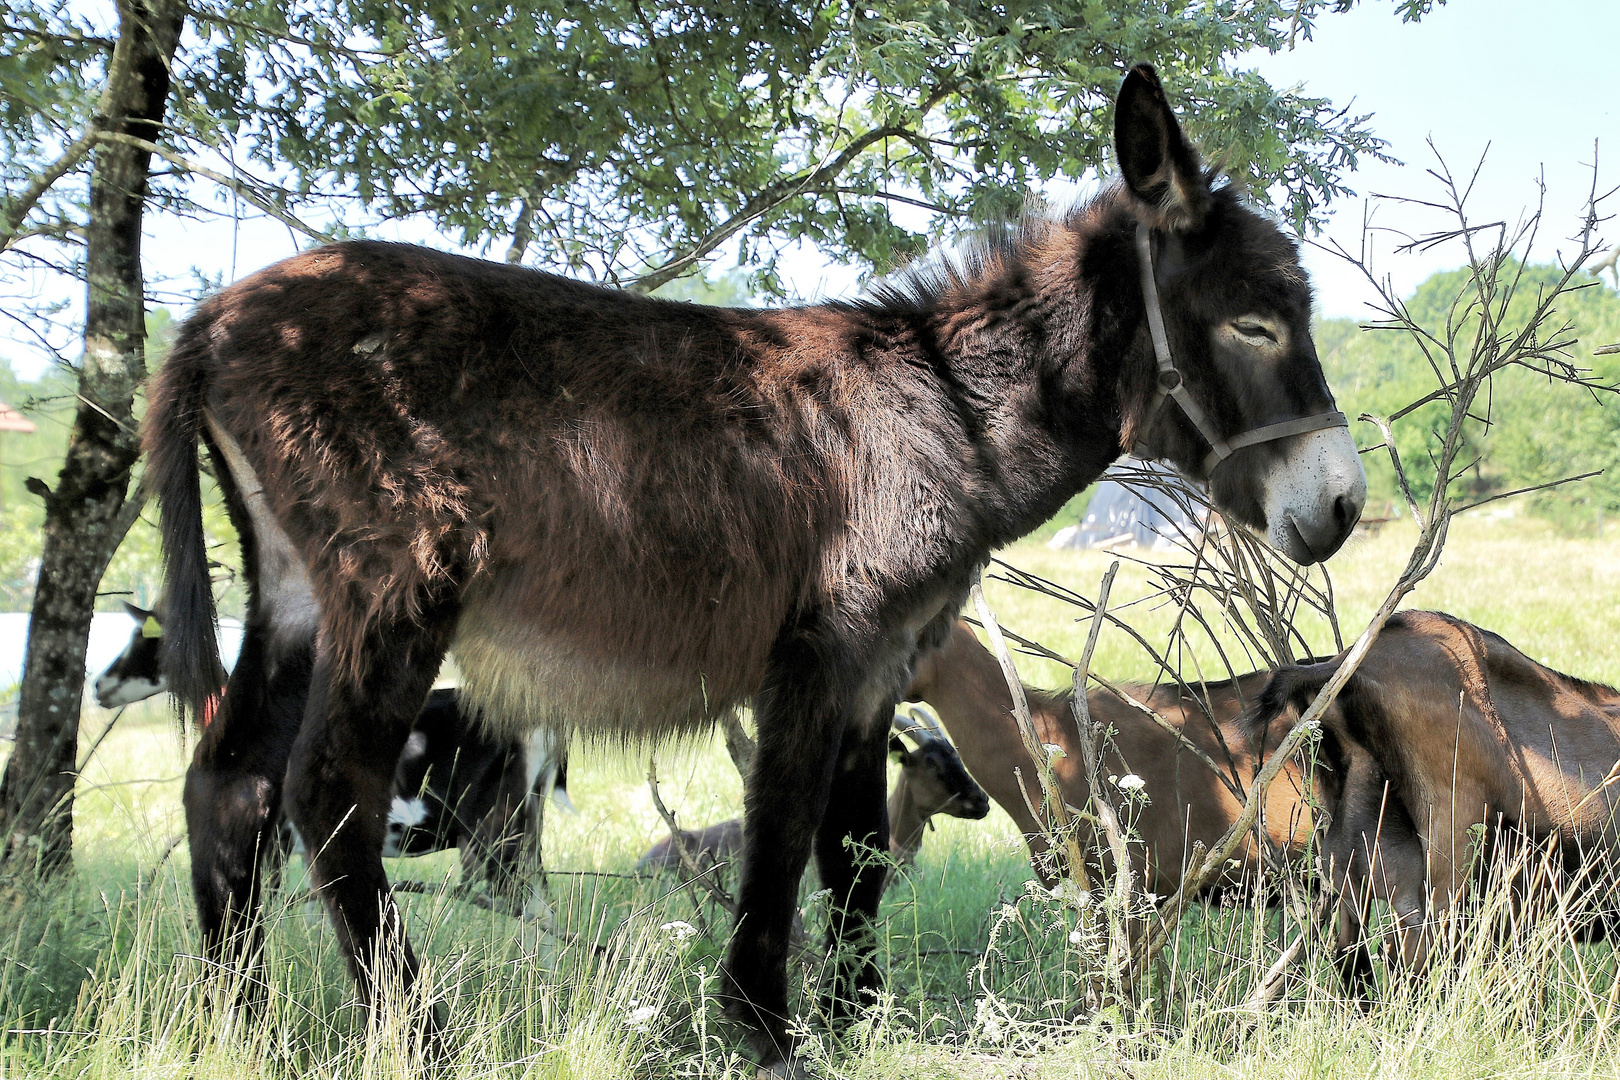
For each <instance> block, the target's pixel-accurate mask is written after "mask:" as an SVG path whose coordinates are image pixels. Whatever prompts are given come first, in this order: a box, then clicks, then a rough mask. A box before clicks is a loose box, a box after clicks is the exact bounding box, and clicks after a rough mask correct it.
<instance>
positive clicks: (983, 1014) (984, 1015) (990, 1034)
mask: <svg viewBox="0 0 1620 1080" xmlns="http://www.w3.org/2000/svg"><path fill="white" fill-rule="evenodd" d="M973 1013H974V1016H973V1018H974V1019H975V1020H976V1021H978V1025H979V1030H980V1031H981V1032H983V1033H984V1037H985V1038H986V1039H989V1040H990V1041H991V1042H1000V1041H1001V1040H1002V1039H1004V1038H1006V1037H1007V1029H1006V1028H1004V1027H1003V1026H1002V1024H1001V1017H999V1016H997V1015H996V1007H995V1004H994V1003H993V1002H992V1001H991V999H990V998H980V999H979V1001H978V1003H977V1004H976V1005H975V1006H974V1007H973Z"/></svg>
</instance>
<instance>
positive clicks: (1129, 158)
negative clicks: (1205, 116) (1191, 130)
mask: <svg viewBox="0 0 1620 1080" xmlns="http://www.w3.org/2000/svg"><path fill="white" fill-rule="evenodd" d="M1114 150H1115V152H1116V153H1117V154H1118V155H1119V168H1120V171H1121V172H1122V173H1124V175H1125V186H1126V187H1127V188H1129V189H1130V192H1131V194H1132V195H1134V196H1136V199H1137V202H1138V203H1140V204H1141V208H1142V210H1143V211H1145V212H1144V213H1143V215H1142V220H1143V221H1144V222H1145V223H1146V224H1147V225H1148V226H1150V227H1151V228H1155V229H1164V230H1166V231H1168V232H1176V231H1182V230H1187V229H1196V228H1198V226H1199V225H1201V224H1202V223H1203V220H1204V215H1205V214H1206V213H1207V212H1208V210H1209V202H1210V194H1209V177H1208V176H1206V175H1205V173H1204V170H1203V167H1202V166H1201V165H1200V164H1199V162H1198V151H1197V150H1194V149H1193V147H1192V144H1191V143H1189V142H1188V141H1187V140H1186V137H1185V136H1183V135H1182V134H1181V125H1180V124H1178V123H1177V122H1176V114H1175V113H1173V112H1171V111H1170V104H1169V102H1167V101H1165V99H1164V87H1163V86H1162V85H1160V83H1159V76H1158V73H1157V72H1155V71H1154V70H1153V65H1151V64H1137V65H1136V66H1135V67H1133V68H1131V70H1130V73H1129V74H1127V75H1126V76H1125V82H1124V83H1123V84H1122V85H1121V86H1120V88H1119V97H1118V99H1116V101H1115V102H1114Z"/></svg>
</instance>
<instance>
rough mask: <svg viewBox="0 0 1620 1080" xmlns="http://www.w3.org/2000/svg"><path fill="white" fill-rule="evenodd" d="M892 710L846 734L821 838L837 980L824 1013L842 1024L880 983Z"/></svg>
mask: <svg viewBox="0 0 1620 1080" xmlns="http://www.w3.org/2000/svg"><path fill="white" fill-rule="evenodd" d="M893 715H894V706H893V705H890V706H888V707H887V708H885V709H884V710H883V711H882V714H881V715H880V716H879V717H876V718H873V719H872V720H871V721H870V722H868V723H866V724H864V725H862V724H852V725H850V726H849V727H847V728H845V729H844V738H843V745H842V746H841V747H840V749H839V752H838V765H837V768H836V770H835V772H834V773H833V778H832V787H831V795H830V797H829V799H828V801H827V812H826V814H825V816H823V818H822V819H821V828H820V829H819V830H818V831H817V833H816V868H817V869H818V870H819V871H820V873H821V884H822V886H823V887H824V888H826V889H830V890H831V891H832V918H831V921H830V923H829V925H828V927H827V937H828V945H829V946H830V947H831V948H832V949H833V950H834V952H833V963H834V968H833V981H832V984H831V985H830V986H829V987H828V989H827V993H826V998H825V1000H824V1001H823V1008H825V1009H826V1010H827V1015H829V1016H830V1017H832V1018H833V1019H834V1020H839V1019H843V1018H845V1017H847V1016H848V1015H849V1014H850V1012H851V1011H852V1010H853V1009H854V1007H855V1006H856V1005H857V1004H858V1003H859V1002H860V998H861V996H862V994H863V992H870V991H875V990H876V989H877V988H878V986H879V983H880V981H881V980H880V977H879V975H878V969H877V964H876V959H875V953H876V950H877V942H876V940H875V937H874V931H873V926H874V923H875V921H876V918H877V911H878V903H879V902H880V901H881V900H882V899H883V886H884V884H885V882H886V881H887V880H888V876H889V862H888V855H889V809H888V804H887V799H886V798H885V795H886V792H885V787H886V781H887V775H886V768H885V765H886V762H887V760H888V744H889V724H890V718H891V717H892V716H893Z"/></svg>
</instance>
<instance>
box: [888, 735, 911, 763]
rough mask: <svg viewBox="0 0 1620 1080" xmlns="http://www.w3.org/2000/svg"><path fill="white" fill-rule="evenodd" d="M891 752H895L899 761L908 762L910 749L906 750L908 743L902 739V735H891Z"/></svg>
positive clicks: (896, 759) (895, 756)
mask: <svg viewBox="0 0 1620 1080" xmlns="http://www.w3.org/2000/svg"><path fill="white" fill-rule="evenodd" d="M889 753H891V754H893V755H894V760H895V761H897V762H899V763H900V764H901V765H904V764H905V763H906V757H907V755H908V753H909V751H908V750H906V744H905V743H903V742H901V741H900V736H898V735H890V736H889Z"/></svg>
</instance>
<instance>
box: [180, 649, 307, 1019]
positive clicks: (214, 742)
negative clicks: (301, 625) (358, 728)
mask: <svg viewBox="0 0 1620 1080" xmlns="http://www.w3.org/2000/svg"><path fill="white" fill-rule="evenodd" d="M312 657H313V648H312V646H311V644H310V643H309V642H307V641H304V642H293V643H291V644H289V643H287V642H286V641H284V640H281V641H278V640H273V639H272V634H271V631H270V629H269V627H268V626H267V624H266V621H265V620H263V619H261V618H256V617H255V618H250V619H249V623H248V627H247V632H246V634H245V636H244V638H243V641H242V649H241V653H240V655H239V656H238V658H237V663H236V669H235V671H234V672H232V674H231V678H230V681H229V682H228V683H227V685H226V690H225V698H224V701H223V702H222V703H221V705H220V708H219V710H218V713H217V715H216V716H215V717H214V718H213V720H212V721H211V722H210V723H209V724H208V726H207V727H206V728H205V729H204V730H203V733H202V738H201V739H200V740H199V741H198V743H197V750H196V753H195V755H194V756H193V758H192V762H191V767H190V768H189V769H187V770H186V785H185V800H184V801H185V807H186V826H187V828H188V830H189V832H190V837H191V883H192V890H193V893H194V894H195V896H196V900H197V916H198V919H199V921H200V922H201V924H202V932H203V947H204V953H205V955H206V956H207V957H208V959H209V960H210V961H212V962H214V963H216V964H220V965H222V966H224V967H226V968H231V967H235V966H236V965H238V964H241V963H248V964H250V965H251V964H253V963H255V962H256V958H257V956H258V953H259V946H260V943H261V942H262V940H263V929H262V914H261V912H260V911H259V903H260V896H261V888H262V885H261V868H262V866H263V864H264V861H265V859H266V858H267V857H273V849H274V848H275V847H276V846H277V843H278V837H277V832H278V825H279V821H280V816H281V784H282V777H283V775H284V774H285V772H286V767H287V758H288V755H289V753H290V752H291V749H292V744H293V740H294V738H295V737H296V736H297V733H298V727H299V724H300V723H302V721H303V715H304V704H305V699H306V697H307V695H308V693H309V677H310V667H311V663H312ZM245 985H246V986H247V987H249V988H252V987H255V986H262V981H261V980H257V979H253V978H251V977H250V978H249V979H248V981H247V983H246V984H245ZM248 996H249V997H250V998H251V997H253V996H254V995H253V993H252V992H251V990H250V991H249V994H248Z"/></svg>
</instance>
